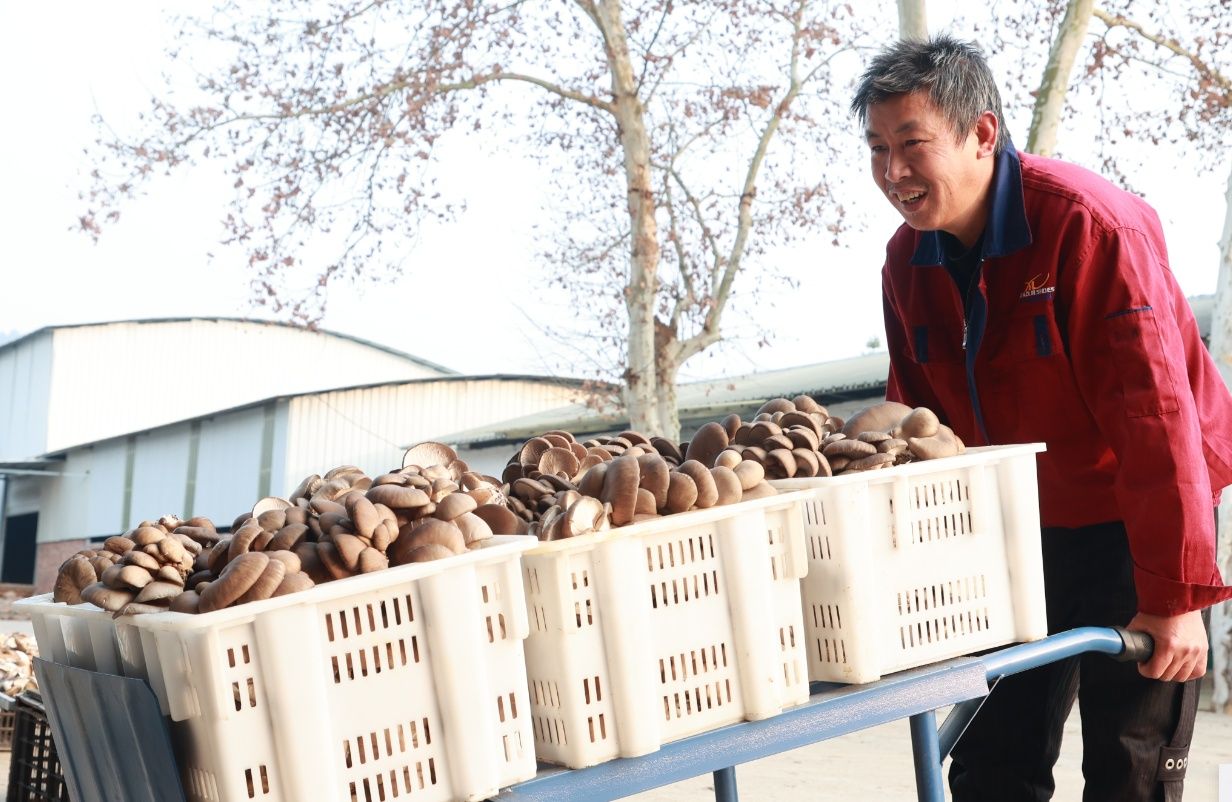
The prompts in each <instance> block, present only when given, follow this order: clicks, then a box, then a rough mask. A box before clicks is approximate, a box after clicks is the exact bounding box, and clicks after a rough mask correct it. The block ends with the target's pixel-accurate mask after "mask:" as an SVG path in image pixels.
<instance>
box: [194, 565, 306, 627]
mask: <svg viewBox="0 0 1232 802" xmlns="http://www.w3.org/2000/svg"><path fill="white" fill-rule="evenodd" d="M269 563H270V558H269V557H268V556H267V555H265V554H263V553H262V552H259V551H249V552H245V553H244V554H241V555H239V556H238V557H237V558H235V559H234V560H232V561H231V562H229V563H227V567H226V568H224V569H223V571H222V574H221V575H219V577H218V579H216V580H214V581H213V582H211V583H210V585H209V587H207V588H206V589H205V590H204V591H203V592H202V593H201V602H200V604H199V605H198V610H199V611H200V612H202V613H210V612H213V611H215V610H221V609H223V608H224V607H230V606H231V605H232V604H233V603H234V602H235V600H236V599H238V598H239V597H240V596H242V595H244V593H245V592H246V591H247V590H248V589H249V588H250V587H252V586H253V583H255V582H256V581H257V580H258V579H259V578H260V577H261V574H262V573H263V572H264V571H265V567H266V566H267V565H269ZM281 565H282V564H281V563H279V566H280V567H281ZM283 570H284V571H285V569H283Z"/></svg>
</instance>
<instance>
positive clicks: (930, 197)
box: [866, 92, 996, 246]
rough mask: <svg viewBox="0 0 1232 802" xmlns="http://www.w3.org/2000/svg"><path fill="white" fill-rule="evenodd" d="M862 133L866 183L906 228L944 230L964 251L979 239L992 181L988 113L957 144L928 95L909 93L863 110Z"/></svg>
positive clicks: (990, 117)
mask: <svg viewBox="0 0 1232 802" xmlns="http://www.w3.org/2000/svg"><path fill="white" fill-rule="evenodd" d="M990 121H991V122H990ZM989 129H990V130H991V138H990V135H989ZM866 133H867V138H868V146H869V152H870V155H871V157H872V169H873V180H874V181H876V182H877V186H879V187H880V188H881V191H882V192H883V193H884V194H885V196H886V198H887V199H888V200H889V201H890V203H891V205H893V206H894V208H895V209H897V210H898V213H899V214H901V215H902V216H903V219H904V220H906V221H907V225H909V226H911V227H912V228H914V229H916V230H918V231H937V230H940V231H948V232H949V233H951V234H953V235H954V236H955V237H957V238H958V239H959V240H961V241H962V242H963V244H965V245H967V246H970V245H972V244H973V243H974V242H975V241H976V240H977V239H979V236H980V233H981V232H982V231H983V230H984V220H985V218H986V216H987V204H986V199H987V197H988V192H989V189H990V187H991V183H992V165H993V159H992V158H990V157H991V156H992V153H993V143H994V142H995V140H996V117H995V115H993V114H991V113H989V112H986V113H985V114H984V115H983V116H981V118H980V120H979V121H978V122H977V123H976V126H975V128H974V130H972V131H970V132H968V133H967V135H966V136H965V137H963V138H962V139H961V140H960V139H958V138H957V137H956V136H955V133H954V129H953V127H951V125H950V123H949V121H948V120H946V119H945V117H943V116H942V114H941V112H940V111H939V110H938V109H937V107H936V106H935V105H933V102H932V100H931V99H930V98H929V97H928V95H927V94H926V93H924V92H912V93H910V94H906V95H895V96H893V97H891V98H889V99H887V100H884V101H882V102H880V103H875V104H873V105H872V106H869V108H868V130H867V132H866Z"/></svg>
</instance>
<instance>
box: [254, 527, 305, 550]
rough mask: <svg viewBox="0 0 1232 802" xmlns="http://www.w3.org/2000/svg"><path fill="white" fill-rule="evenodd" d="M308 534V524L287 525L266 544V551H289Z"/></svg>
mask: <svg viewBox="0 0 1232 802" xmlns="http://www.w3.org/2000/svg"><path fill="white" fill-rule="evenodd" d="M307 534H308V526H307V524H287V525H286V526H284V527H283V528H281V529H279V530H278V531H277V532H276V533H275V534H274V536H273V537H272V538H270V539H269V542H268V543H266V544H265V550H266V551H289V550H291V549H294V548H295V546H296V544H298V543H299V542H300V541H302V540H303V539H304V537H305V536H306V535H307Z"/></svg>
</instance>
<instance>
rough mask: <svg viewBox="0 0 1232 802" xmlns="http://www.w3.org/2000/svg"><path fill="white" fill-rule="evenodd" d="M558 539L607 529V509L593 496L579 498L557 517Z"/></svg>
mask: <svg viewBox="0 0 1232 802" xmlns="http://www.w3.org/2000/svg"><path fill="white" fill-rule="evenodd" d="M559 521H560V523H559V531H558V534H559V536H560V537H578V536H580V535H588V534H590V533H591V532H599V531H602V530H604V529H607V528H608V520H607V508H605V507H604V506H603V502H602V501H600V500H599V499H597V498H594V497H593V496H580V497H579V498H578V499H577V500H576V501H574V502H573V503H572V504H570V505H569V506H568V507H567V508H566V509H565V511H564V512H563V513H562V514H561V515H560V516H559Z"/></svg>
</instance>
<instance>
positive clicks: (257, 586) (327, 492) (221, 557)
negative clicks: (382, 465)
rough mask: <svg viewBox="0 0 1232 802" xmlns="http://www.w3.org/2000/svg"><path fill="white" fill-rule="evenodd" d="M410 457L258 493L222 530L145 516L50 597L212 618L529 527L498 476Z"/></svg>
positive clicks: (80, 564)
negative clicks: (374, 471)
mask: <svg viewBox="0 0 1232 802" xmlns="http://www.w3.org/2000/svg"><path fill="white" fill-rule="evenodd" d="M403 463H404V464H403V467H402V468H400V469H398V470H396V471H391V472H390V473H386V474H383V475H381V476H378V477H376V478H375V479H373V478H371V477H368V476H367V475H365V474H364V472H363V471H362V470H361V469H359V468H358V467H356V466H354V465H341V466H338V467H336V468H334V469H332V470H331V471H329V472H328V473H326V474H325V475H324V476H320V475H317V474H313V475H311V476H308V477H305V479H304V480H303V481H302V482H301V483H300V484H299V486H298V487H297V488H296V489H295V490H294V491H293V492H292V493H291V494H290V497H289V498H286V499H283V498H279V497H275V496H271V497H267V498H263V499H261V500H260V501H258V502H257V504H256V505H255V506H254V507H253V509H252V511H251V512H245V513H243V514H241V515H240V516H238V517H237V518H236V519H235V521H234V522H233V523H232V527H231V532H230V533H228V534H224V535H221V536H220V535H219V534H218V532H217V530H216V529H215V527H214V524H213V523H212V522H211V521H209V520H208V519H205V518H193V519H190V520H188V521H180V520H179V519H178V518H175V517H174V516H164V517H163V518H161V519H159V521H157V522H151V521H143V522H142V523H141V524H139V525H138V526H137V527H134V529H132V530H130V531H129V532H127V533H125V535H123V536H116V537H112V538H109V539H108V540H107V541H106V542H105V543H104V544H103V546H102V548H99V549H84V550H82V551H80V552H78V553H77V554H75V555H73V556H72V557H70V558H69V559H68V560H66V561H65V562H64V563H63V564H62V565H61V566H60V570H59V573H58V575H57V578H56V584H55V591H54V593H53V599H54V600H55V601H57V602H65V603H68V604H79V603H81V602H90V603H92V604H95V605H96V606H98V607H101V608H103V609H105V610H108V611H110V612H112V613H114V614H116V615H117V616H120V615H132V614H137V613H145V612H161V611H164V610H171V611H174V612H186V613H198V612H200V613H206V612H212V611H214V610H219V609H222V608H225V607H230V606H233V605H237V604H244V603H246V602H249V601H256V600H259V599H266V598H272V597H275V596H281V595H284V594H287V593H294V592H297V591H301V590H307V589H308V588H311V587H314V586H315V585H316V584H319V583H322V582H329V581H332V580H334V579H342V578H345V577H349V576H354V575H355V574H361V573H370V572H373V571H380V570H384V569H385V568H388V567H389V566H391V565H403V564H406V563H412V562H424V561H427V560H433V559H440V558H444V557H450V556H453V555H455V554H462V553H465V552H466V551H468V550H470V549H474V548H478V547H480V546H481V545H482V543H483V541H485V540H487V539H488V538H490V537H491V536H492V535H493V533H494V531H495V532H500V533H502V534H507V533H514V532H519V531H522V532H524V531H525V528H526V527H525V524H524V523H523V522H522V521H521V519H520V518H518V517H517V516H516V515H514V514H513V513H512V512H511V511H510V510H509V509H508V507H507V505H506V496H505V492H504V490H503V489H502V486H501V484H500V482H499V481H498V480H496V479H493V478H492V477H487V476H482V475H481V474H478V473H475V472H472V471H470V470H469V469H468V467H467V465H466V463H464V462H462V461H461V460H459V459H458V458H457V454H456V453H454V451H453V450H452V449H450V448H449V447H448V446H445V445H443V444H440V443H421V444H419V445H418V446H415V447H413V448H411V449H410V450H408V451H407V453H406V455H405V456H404V459H403ZM419 463H422V464H419Z"/></svg>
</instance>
